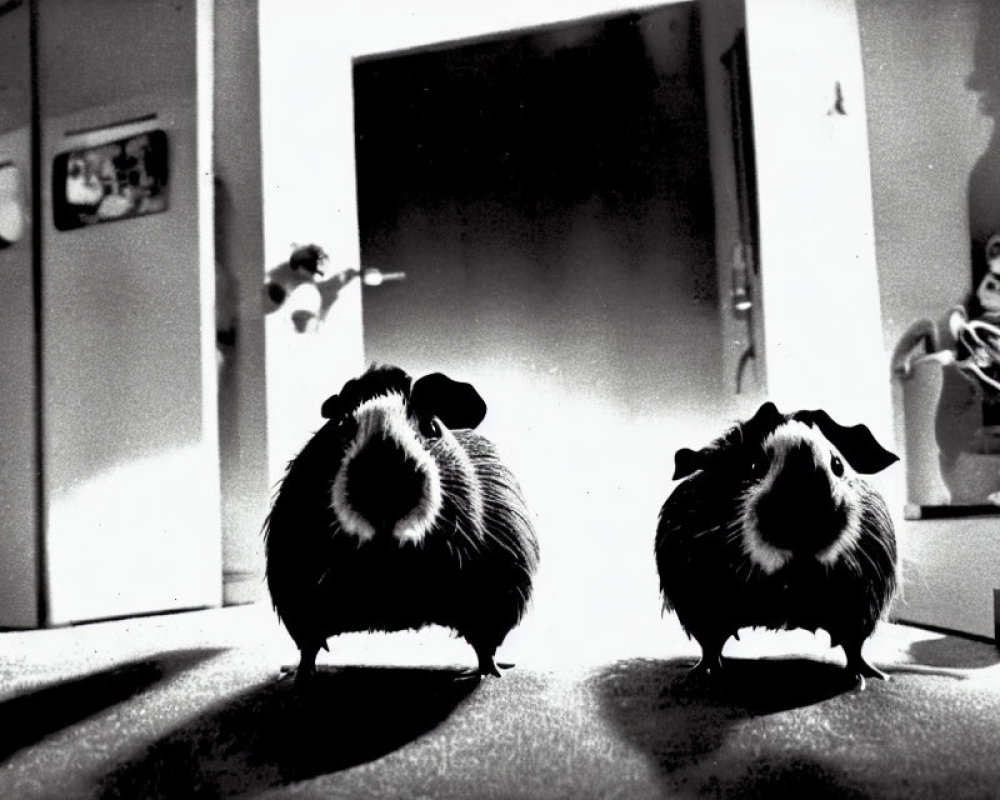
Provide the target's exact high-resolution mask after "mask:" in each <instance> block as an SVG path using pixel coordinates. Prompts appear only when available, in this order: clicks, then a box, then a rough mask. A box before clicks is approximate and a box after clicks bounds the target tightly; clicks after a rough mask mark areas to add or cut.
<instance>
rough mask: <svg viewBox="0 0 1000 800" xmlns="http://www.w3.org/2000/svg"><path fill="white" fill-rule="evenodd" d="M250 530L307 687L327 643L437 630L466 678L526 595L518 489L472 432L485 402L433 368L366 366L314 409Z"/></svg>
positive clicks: (529, 569) (530, 560) (483, 665)
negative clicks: (261, 539)
mask: <svg viewBox="0 0 1000 800" xmlns="http://www.w3.org/2000/svg"><path fill="white" fill-rule="evenodd" d="M322 414H323V417H324V418H325V419H326V420H327V422H326V423H325V424H324V425H323V427H321V428H320V429H319V430H318V431H317V432H316V433H315V434H314V435H313V437H312V438H311V439H310V441H309V442H308V443H307V444H306V445H305V447H304V448H303V450H302V452H301V453H299V455H298V456H296V457H295V458H294V459H293V460H292V462H291V464H290V465H289V467H288V470H287V472H286V474H285V476H284V478H283V479H282V481H281V484H280V486H279V488H278V491H277V493H276V495H275V498H274V502H273V504H272V507H271V510H270V513H269V514H268V517H267V520H266V522H265V526H264V534H265V553H266V562H267V563H266V575H267V585H268V589H269V591H270V595H271V599H272V601H273V603H274V608H275V610H276V612H277V614H278V617H279V618H280V620H281V622H282V623H283V624H284V626H285V627H286V629H287V630H288V632H289V634H290V635H291V637H292V639H293V640H294V641H295V644H296V645H297V647H298V648H299V651H300V654H301V658H300V662H299V666H298V669H297V671H296V683H297V684H300V685H301V684H303V683H305V682H307V681H308V679H309V678H310V676H311V675H312V674H314V672H315V669H316V655H317V653H318V651H319V649H320V648H321V647H323V648H326V640H327V638H329V637H331V636H336V635H337V634H340V633H346V632H352V631H400V630H407V629H419V628H421V627H423V626H426V625H431V624H437V625H441V626H444V627H448V628H451V629H453V630H454V631H455V632H456V633H458V634H459V635H460V636H461V637H463V638H464V639H465V640H466V641H467V642H468V643H469V644H470V645H471V646H472V648H473V649H474V650H475V653H476V656H477V658H478V661H479V663H478V668H477V670H476V672H477V674H478V675H487V674H489V675H497V676H499V674H500V671H499V669H498V668H497V665H496V662H495V660H494V656H495V653H496V649H497V647H499V646H500V644H501V643H502V642H503V640H504V638H505V637H506V636H507V634H508V633H509V632H510V630H511V629H512V628H513V627H514V626H515V625H517V623H518V622H520V620H521V618H522V616H523V614H524V613H525V610H526V607H527V605H528V601H529V598H530V595H531V587H532V579H533V576H534V572H535V570H536V567H537V563H538V543H537V539H536V536H535V531H534V528H533V525H532V521H531V517H530V515H529V512H528V509H527V507H526V505H525V502H524V498H523V496H522V493H521V489H520V487H519V486H518V483H517V481H516V480H515V478H514V476H513V474H512V473H511V471H510V470H509V469H508V468H507V467H506V466H505V465H504V464H503V462H502V461H501V460H500V458H499V457H498V455H497V452H496V450H495V448H494V446H493V445H492V444H491V443H490V442H489V441H488V440H486V439H485V438H484V437H483V436H481V435H479V434H477V433H475V432H474V431H473V430H472V429H473V428H475V427H476V426H478V425H479V423H480V422H481V421H482V420H483V418H484V416H485V414H486V404H485V402H484V401H483V399H482V398H481V397H480V396H479V394H478V393H477V392H476V390H475V389H474V388H473V387H472V386H471V385H470V384H468V383H459V382H456V381H453V380H451V379H450V378H448V377H447V376H445V375H443V374H441V373H435V374H432V375H426V376H424V377H422V378H420V379H419V380H417V381H415V382H412V381H411V378H410V376H409V375H408V374H407V373H406V372H404V371H403V370H402V369H399V368H398V367H393V366H375V367H372V368H370V369H369V370H368V371H367V372H365V373H364V374H363V375H361V376H360V377H358V378H355V379H352V380H349V381H348V382H347V383H346V384H345V385H344V387H343V389H341V391H340V392H339V394H336V395H333V396H332V397H330V398H328V399H327V400H326V402H324V403H323V407H322Z"/></svg>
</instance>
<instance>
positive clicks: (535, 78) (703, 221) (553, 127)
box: [354, 3, 725, 655]
mask: <svg viewBox="0 0 1000 800" xmlns="http://www.w3.org/2000/svg"><path fill="white" fill-rule="evenodd" d="M354 97H355V126H356V127H355V131H356V152H357V178H358V213H359V222H360V235H361V263H362V266H363V267H364V268H378V269H380V270H381V271H382V272H384V273H395V272H403V273H405V274H406V278H405V280H402V281H395V282H388V283H384V284H383V285H381V286H378V287H366V288H365V290H364V295H363V299H362V307H363V324H364V345H365V357H366V360H368V361H370V362H372V361H381V362H390V363H395V364H399V365H400V366H402V367H404V368H405V369H407V370H408V371H409V372H410V373H411V374H413V375H415V376H416V375H420V374H424V373H426V372H432V371H438V370H440V371H444V372H447V373H449V374H452V375H453V376H454V377H456V378H458V379H461V380H469V381H471V382H473V383H474V384H475V385H476V386H477V388H478V389H479V391H480V392H481V394H482V395H483V396H484V398H485V399H486V401H487V403H488V404H489V407H490V411H489V414H488V416H487V419H486V422H485V423H484V426H483V428H482V430H483V432H484V433H485V434H486V435H488V436H489V437H490V438H491V439H493V440H494V441H495V442H496V443H497V445H498V446H499V447H500V449H501V452H502V453H503V454H504V455H505V457H506V458H507V460H508V461H509V462H510V463H511V465H512V466H513V468H514V469H515V471H516V473H517V474H518V476H519V478H520V480H521V482H522V484H523V486H524V489H525V493H526V495H527V497H528V500H529V503H530V504H531V506H532V509H533V511H534V513H535V515H536V518H537V525H538V533H539V539H540V542H541V547H542V568H541V570H540V574H539V577H538V582H537V585H536V599H535V603H534V607H533V610H532V611H531V613H530V615H529V617H528V619H527V620H526V621H525V623H524V624H523V625H522V629H519V631H517V632H516V633H515V634H513V635H512V637H513V636H519V637H522V638H524V637H527V638H529V639H531V640H535V638H536V637H538V641H542V640H544V641H545V642H546V643H547V646H548V647H549V648H551V647H552V642H553V641H558V642H559V643H560V647H559V648H558V649H560V650H561V652H562V653H563V654H564V655H565V654H570V653H574V652H580V651H583V650H588V649H592V648H593V647H594V646H595V645H596V644H598V643H597V642H595V641H594V639H595V638H597V639H599V640H600V641H599V645H600V647H602V648H604V649H605V650H607V649H608V648H618V647H623V648H624V647H633V646H634V643H635V641H636V639H637V636H641V634H639V633H637V629H641V630H643V631H646V630H648V633H649V636H650V637H656V636H657V630H658V629H659V627H660V626H662V625H664V624H666V623H664V622H663V621H662V620H661V618H660V611H659V609H660V606H659V600H658V597H657V588H656V578H655V569H654V565H653V558H652V543H653V535H654V530H655V526H656V516H657V512H658V510H659V506H660V504H661V503H662V502H663V500H664V499H665V497H666V495H667V493H668V492H669V490H670V488H671V480H670V476H671V474H672V472H673V453H674V451H675V450H676V449H677V448H678V447H682V446H697V445H699V444H701V443H704V442H705V441H706V440H707V439H709V438H711V437H712V436H714V435H717V434H718V432H719V428H720V425H722V424H724V422H725V420H724V419H723V415H724V412H723V409H724V404H723V395H724V391H723V375H722V365H721V341H720V327H721V326H720V318H719V314H720V312H719V298H718V292H717V288H716V287H717V284H716V258H715V252H714V241H715V229H714V214H713V207H712V181H711V174H710V170H709V156H708V132H707V125H706V112H705V99H704V80H703V73H702V62H701V42H700V33H699V29H698V12H697V8H696V7H695V5H694V4H693V3H680V4H674V5H670V6H667V7H663V8H658V9H653V10H649V11H644V12H637V13H629V14H625V15H615V16H608V17H602V18H596V19H588V20H583V21H579V22H575V23H570V24H564V25H559V26H553V27H549V28H544V29H538V30H532V31H527V32H520V33H515V34H506V35H501V36H492V37H489V38H484V39H479V40H475V41H471V42H463V43H458V44H454V45H448V46H441V47H431V48H423V49H420V50H415V51H409V52H404V53H395V54H389V55H379V56H377V57H369V58H364V59H360V60H358V61H357V62H356V63H355V66H354ZM597 631H600V635H599V636H595V633H596V632H597ZM633 650H634V647H633Z"/></svg>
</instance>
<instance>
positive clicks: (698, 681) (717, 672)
mask: <svg viewBox="0 0 1000 800" xmlns="http://www.w3.org/2000/svg"><path fill="white" fill-rule="evenodd" d="M725 671H726V670H725V668H724V667H723V665H722V656H721V655H717V656H708V657H706V656H702V657H701V659H700V660H699V661H698V663H697V664H695V665H694V666H693V667H691V669H689V670H688V671H687V672H685V673H684V675H683V678H682V680H683V681H684V682H685V683H687V684H691V685H707V684H713V683H716V682H717V681H719V680H721V679H722V677H723V675H724V674H725Z"/></svg>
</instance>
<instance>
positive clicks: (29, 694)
mask: <svg viewBox="0 0 1000 800" xmlns="http://www.w3.org/2000/svg"><path fill="white" fill-rule="evenodd" d="M222 652H223V651H222V650H218V649H213V648H206V649H193V650H178V651H175V652H171V653H163V654H160V655H157V656H155V657H151V658H145V659H140V660H136V661H130V662H127V663H124V664H120V665H118V666H115V667H112V668H109V669H105V670H101V671H100V672H94V673H91V674H89V675H85V676H82V677H79V678H72V679H70V680H64V681H59V682H58V683H54V684H52V685H49V686H43V687H41V688H38V689H31V690H29V691H26V692H24V693H22V694H19V695H16V696H14V697H12V698H10V699H8V700H4V701H3V702H0V719H2V720H4V724H3V725H0V761H4V760H6V759H7V758H9V757H10V756H12V755H13V754H14V753H16V752H17V751H18V750H22V749H24V748H26V747H29V746H31V745H33V744H37V743H38V742H40V741H41V740H42V739H44V738H45V737H46V736H49V735H51V734H54V733H56V732H58V731H60V730H63V729H64V728H68V727H70V726H71V725H74V724H76V723H78V722H80V721H82V720H84V719H87V718H88V717H91V716H93V715H95V714H97V713H99V712H101V711H103V710H105V709H107V708H111V707H112V706H115V705H118V704H119V703H122V702H125V701H126V700H128V699H130V698H132V697H135V696H136V695H137V694H139V693H141V692H143V691H145V690H146V689H148V688H149V687H151V686H153V685H154V684H156V683H159V682H161V681H163V680H166V679H168V678H170V677H172V676H174V675H177V674H180V673H181V672H184V671H186V670H188V669H191V668H193V667H195V666H197V665H198V664H200V663H202V662H203V661H206V660H208V659H210V658H212V657H214V656H216V655H218V654H220V653H222Z"/></svg>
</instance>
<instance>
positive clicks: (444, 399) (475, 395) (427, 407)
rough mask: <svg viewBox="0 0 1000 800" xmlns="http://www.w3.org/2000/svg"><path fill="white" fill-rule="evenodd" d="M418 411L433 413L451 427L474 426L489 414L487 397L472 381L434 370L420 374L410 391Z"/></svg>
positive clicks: (411, 403)
mask: <svg viewBox="0 0 1000 800" xmlns="http://www.w3.org/2000/svg"><path fill="white" fill-rule="evenodd" d="M410 405H411V406H412V407H413V409H414V410H415V411H416V412H417V414H418V415H433V416H435V417H437V418H438V419H440V420H441V421H442V422H443V423H444V424H445V425H447V426H448V427H449V428H475V427H476V426H477V425H479V423H480V422H482V421H483V419H484V418H485V417H486V401H484V400H483V398H482V397H480V396H479V392H477V391H476V389H475V387H474V386H473V385H472V384H471V383H460V382H459V381H453V380H452V379H451V378H449V377H448V376H447V375H444V374H442V373H440V372H434V373H432V374H430V375H424V376H423V377H422V378H418V379H417V381H416V382H415V383H414V384H413V389H412V390H411V392H410Z"/></svg>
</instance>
